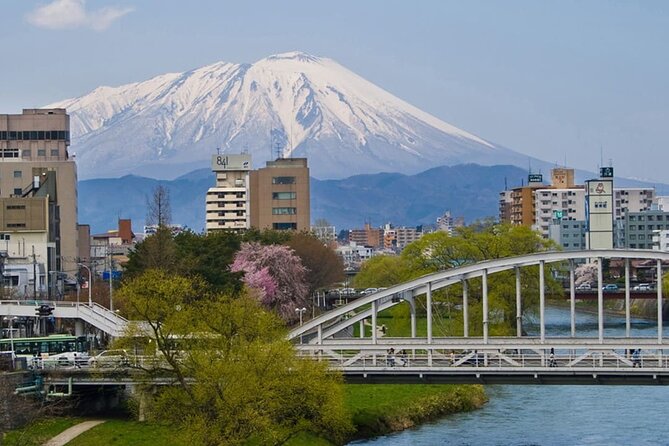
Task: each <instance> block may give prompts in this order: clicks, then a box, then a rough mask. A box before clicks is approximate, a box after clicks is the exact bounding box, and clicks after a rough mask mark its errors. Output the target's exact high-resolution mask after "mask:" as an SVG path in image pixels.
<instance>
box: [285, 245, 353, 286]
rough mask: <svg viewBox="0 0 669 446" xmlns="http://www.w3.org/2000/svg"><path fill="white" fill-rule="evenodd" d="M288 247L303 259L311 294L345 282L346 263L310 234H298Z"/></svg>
mask: <svg viewBox="0 0 669 446" xmlns="http://www.w3.org/2000/svg"><path fill="white" fill-rule="evenodd" d="M288 246H289V247H290V248H292V249H293V251H295V254H297V256H298V257H299V258H300V259H301V261H302V265H304V266H305V267H306V269H307V272H306V279H307V284H308V286H309V292H310V293H313V292H314V291H316V290H317V289H319V288H323V287H327V286H330V285H332V284H333V283H336V282H341V281H342V280H344V263H343V262H342V260H341V257H339V256H338V255H337V253H336V252H334V250H332V249H331V248H328V247H327V246H325V244H324V243H323V242H322V241H320V240H319V239H318V238H316V237H315V236H313V235H312V234H310V233H308V232H297V233H295V234H293V236H292V237H291V239H290V240H289V241H288Z"/></svg>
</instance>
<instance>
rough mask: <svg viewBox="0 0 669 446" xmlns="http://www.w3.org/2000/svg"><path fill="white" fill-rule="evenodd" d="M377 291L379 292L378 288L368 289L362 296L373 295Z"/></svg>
mask: <svg viewBox="0 0 669 446" xmlns="http://www.w3.org/2000/svg"><path fill="white" fill-rule="evenodd" d="M377 291H379V289H378V288H367V289H366V290H365V291H363V292H362V294H372V293H376V292H377Z"/></svg>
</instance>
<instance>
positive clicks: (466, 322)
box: [462, 279, 469, 338]
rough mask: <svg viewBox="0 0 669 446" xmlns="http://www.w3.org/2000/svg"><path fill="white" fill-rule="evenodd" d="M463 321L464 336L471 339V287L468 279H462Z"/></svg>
mask: <svg viewBox="0 0 669 446" xmlns="http://www.w3.org/2000/svg"><path fill="white" fill-rule="evenodd" d="M462 320H463V324H464V327H463V336H464V337H465V338H467V337H469V285H468V283H467V279H462Z"/></svg>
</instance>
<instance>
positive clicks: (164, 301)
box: [120, 271, 351, 446]
mask: <svg viewBox="0 0 669 446" xmlns="http://www.w3.org/2000/svg"><path fill="white" fill-rule="evenodd" d="M203 285H204V282H203V281H199V280H197V279H186V278H183V277H179V276H176V275H170V274H167V273H165V272H163V271H147V272H145V273H144V274H143V275H141V276H139V277H137V278H135V279H133V280H131V281H129V282H127V283H126V284H125V286H124V287H123V288H122V290H121V293H120V294H121V297H122V299H124V300H125V304H126V308H127V309H128V311H129V315H130V317H131V318H133V319H139V320H141V321H143V322H144V323H145V325H144V326H143V327H134V329H131V330H130V332H129V333H128V334H129V335H134V334H137V331H138V330H140V329H141V330H142V331H144V332H145V333H146V335H147V337H148V338H150V339H151V340H152V344H153V345H155V347H156V352H157V356H156V358H157V359H156V361H154V362H153V363H151V364H150V365H148V366H147V365H145V366H144V369H143V370H144V371H145V372H146V373H147V375H148V376H155V375H157V374H160V376H163V377H172V378H174V380H175V383H176V385H174V386H165V388H163V389H161V391H160V392H159V393H158V394H157V395H156V396H155V398H154V399H153V401H152V402H151V404H150V408H149V410H148V412H149V415H150V416H151V417H152V418H153V419H155V420H157V421H162V422H165V423H169V424H171V425H174V426H178V427H179V431H180V432H182V435H183V437H184V438H185V439H187V440H188V441H189V442H190V443H192V444H194V445H206V446H209V445H212V446H213V445H221V444H231V445H238V444H249V443H251V444H267V445H279V444H284V443H285V442H286V441H288V440H289V439H290V438H292V437H294V436H295V435H297V434H299V433H301V432H307V431H309V432H313V433H316V434H317V435H321V436H324V437H326V438H330V439H331V440H332V441H334V442H341V441H343V439H344V438H345V436H346V435H347V434H348V433H349V432H350V429H351V424H350V420H349V417H348V414H347V412H346V410H345V409H344V406H343V394H342V387H341V377H340V376H338V375H336V374H333V373H331V372H328V371H327V365H326V363H324V362H323V363H322V362H318V361H314V360H311V359H302V358H300V357H298V356H296V352H295V350H294V349H293V348H292V345H291V344H290V343H289V342H288V341H287V340H286V339H285V334H286V333H285V328H284V325H283V323H282V322H281V321H280V320H279V319H278V318H277V317H276V316H274V315H273V314H271V313H269V312H267V311H264V310H263V309H262V308H261V307H260V306H259V304H258V303H257V302H256V301H255V300H254V299H251V298H249V297H246V296H242V297H239V298H231V297H229V296H227V295H225V294H221V293H209V292H208V291H206V290H205V287H204V286H203ZM133 339H134V338H131V337H130V336H129V337H128V338H125V339H123V340H122V341H121V344H123V343H124V342H125V343H133V342H135V341H134V340H133ZM175 408H179V410H175Z"/></svg>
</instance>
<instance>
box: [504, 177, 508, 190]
mask: <svg viewBox="0 0 669 446" xmlns="http://www.w3.org/2000/svg"><path fill="white" fill-rule="evenodd" d="M507 190H509V184H508V183H507V181H506V177H504V191H507Z"/></svg>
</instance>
